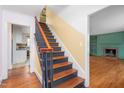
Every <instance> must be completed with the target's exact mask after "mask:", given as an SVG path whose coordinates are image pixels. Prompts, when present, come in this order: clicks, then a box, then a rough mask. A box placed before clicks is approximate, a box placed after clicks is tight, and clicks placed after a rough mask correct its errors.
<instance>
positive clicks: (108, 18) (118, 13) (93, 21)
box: [90, 5, 124, 35]
mask: <svg viewBox="0 0 124 93" xmlns="http://www.w3.org/2000/svg"><path fill="white" fill-rule="evenodd" d="M90 31H91V35H96V34H105V33H111V32H120V31H124V5H112V6H109V7H107V8H104V9H102V10H101V11H98V12H96V13H94V14H92V15H91V16H90Z"/></svg>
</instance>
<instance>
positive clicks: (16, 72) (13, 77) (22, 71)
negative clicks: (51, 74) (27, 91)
mask: <svg viewBox="0 0 124 93" xmlns="http://www.w3.org/2000/svg"><path fill="white" fill-rule="evenodd" d="M0 88H41V84H40V81H39V80H38V79H37V77H36V75H35V74H34V73H32V74H31V73H29V67H28V66H27V67H20V68H16V69H13V70H10V71H9V79H7V80H4V81H3V82H2V85H1V86H0Z"/></svg>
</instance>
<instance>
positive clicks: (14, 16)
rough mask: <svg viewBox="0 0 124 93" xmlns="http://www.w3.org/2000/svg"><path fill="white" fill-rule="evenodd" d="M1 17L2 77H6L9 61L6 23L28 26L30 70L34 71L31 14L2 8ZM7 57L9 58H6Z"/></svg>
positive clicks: (8, 38) (33, 26) (32, 22)
mask: <svg viewBox="0 0 124 93" xmlns="http://www.w3.org/2000/svg"><path fill="white" fill-rule="evenodd" d="M2 16H3V18H2V61H1V62H2V67H4V68H2V73H3V74H2V78H3V79H7V78H8V75H7V71H8V64H9V63H11V57H10V56H11V52H10V51H11V43H10V41H11V37H9V33H10V32H8V23H12V24H19V25H25V26H29V27H30V38H31V46H30V51H31V52H30V56H31V57H30V71H31V72H33V71H34V68H33V67H34V64H33V63H34V62H35V61H34V56H33V55H34V32H35V20H34V17H32V16H27V15H24V14H19V13H16V12H11V11H7V10H3V15H2ZM8 58H9V59H8Z"/></svg>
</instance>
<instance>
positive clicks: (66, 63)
mask: <svg viewBox="0 0 124 93" xmlns="http://www.w3.org/2000/svg"><path fill="white" fill-rule="evenodd" d="M70 64H72V63H71V62H63V63H58V64H54V65H53V68H54V69H56V68H59V67H63V66H68V65H70Z"/></svg>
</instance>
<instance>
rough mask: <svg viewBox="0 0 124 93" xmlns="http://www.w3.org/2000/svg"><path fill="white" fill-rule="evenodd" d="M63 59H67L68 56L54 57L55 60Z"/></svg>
mask: <svg viewBox="0 0 124 93" xmlns="http://www.w3.org/2000/svg"><path fill="white" fill-rule="evenodd" d="M62 58H67V56H56V57H53V60H57V59H62Z"/></svg>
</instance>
